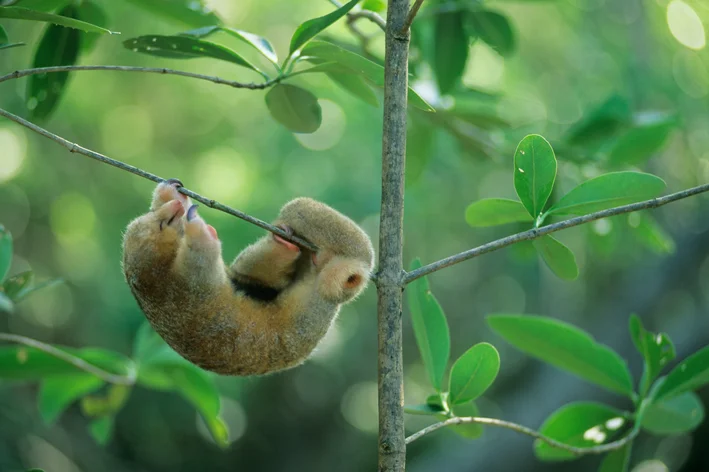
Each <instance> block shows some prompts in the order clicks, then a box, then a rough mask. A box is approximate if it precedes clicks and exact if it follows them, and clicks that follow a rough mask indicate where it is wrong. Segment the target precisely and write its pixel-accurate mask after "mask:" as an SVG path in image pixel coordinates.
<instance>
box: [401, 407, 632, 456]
mask: <svg viewBox="0 0 709 472" xmlns="http://www.w3.org/2000/svg"><path fill="white" fill-rule="evenodd" d="M470 423H477V424H485V425H489V426H499V427H501V428H507V429H511V430H513V431H517V432H518V433H522V434H526V435H527V436H531V437H533V438H535V439H539V440H540V441H544V442H545V443H547V444H548V445H550V446H551V447H555V448H558V449H563V450H565V451H568V452H570V453H572V454H575V455H577V456H583V455H588V454H603V453H606V452H609V451H614V450H616V449H619V448H621V447H623V446H625V445H626V444H628V443H629V442H630V441H632V440H633V439H635V437H636V436H637V435H638V433H639V432H640V428H638V427H635V428H633V429H632V430H631V431H630V433H628V434H627V435H626V436H623V437H622V438H621V439H619V440H617V441H613V442H609V443H608V444H601V445H600V446H593V447H575V446H570V445H568V444H564V443H562V442H559V441H557V440H555V439H552V438H549V437H547V436H544V435H543V434H541V433H539V432H537V431H535V430H533V429H531V428H527V427H526V426H522V425H519V424H517V423H511V422H509V421H504V420H498V419H495V418H480V417H475V416H467V417H460V418H458V417H456V418H450V419H448V420H445V421H442V422H440V423H434V424H432V425H430V426H427V427H425V428H424V429H422V430H421V431H417V432H415V433H414V434H412V435H411V436H409V437H408V438H406V444H409V443H412V442H414V441H416V440H417V439H419V438H420V437H422V436H424V435H426V434H428V433H432V432H433V431H436V430H437V429H441V428H444V427H446V426H453V425H460V424H470Z"/></svg>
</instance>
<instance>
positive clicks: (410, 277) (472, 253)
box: [404, 184, 709, 284]
mask: <svg viewBox="0 0 709 472" xmlns="http://www.w3.org/2000/svg"><path fill="white" fill-rule="evenodd" d="M707 191H709V184H704V185H699V186H698V187H692V188H689V189H686V190H682V191H681V192H677V193H671V194H669V195H665V196H664V197H658V198H653V199H651V200H645V201H643V202H638V203H631V204H629V205H623V206H619V207H615V208H609V209H608V210H602V211H598V212H596V213H591V214H589V215H584V216H578V217H576V218H570V219H568V220H564V221H560V222H558V223H554V224H551V225H548V226H542V227H541V228H534V229H530V230H528V231H523V232H521V233H517V234H513V235H512V236H507V237H505V238H502V239H498V240H496V241H492V242H489V243H487V244H483V245H482V246H478V247H476V248H473V249H468V250H467V251H463V252H461V253H459V254H454V255H452V256H449V257H446V258H445V259H441V260H440V261H437V262H433V263H431V264H428V265H425V266H423V267H421V268H419V269H416V270H412V271H411V272H409V273H408V274H406V278H405V279H404V283H406V284H408V283H409V282H412V281H414V280H416V279H418V278H419V277H423V276H424V275H427V274H430V273H432V272H436V271H437V270H441V269H443V268H445V267H449V266H452V265H453V264H458V263H459V262H463V261H467V260H468V259H472V258H474V257H478V256H481V255H483V254H487V253H488V252H492V251H497V250H498V249H502V248H503V247H507V246H510V245H512V244H515V243H518V242H521V241H529V240H532V239H537V238H540V237H542V236H544V235H547V234H550V233H554V232H556V231H561V230H562V229H566V228H571V227H573V226H578V225H582V224H584V223H589V222H591V221H595V220H600V219H601V218H608V217H610V216H616V215H622V214H623V213H631V212H634V211H640V210H648V209H651V208H657V207H661V206H662V205H667V204H668V203H671V202H675V201H677V200H682V199H684V198H687V197H691V196H694V195H698V194H700V193H704V192H707Z"/></svg>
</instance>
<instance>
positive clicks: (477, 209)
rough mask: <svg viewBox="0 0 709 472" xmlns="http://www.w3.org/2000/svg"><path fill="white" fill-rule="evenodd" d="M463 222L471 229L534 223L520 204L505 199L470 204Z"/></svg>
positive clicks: (488, 199)
mask: <svg viewBox="0 0 709 472" xmlns="http://www.w3.org/2000/svg"><path fill="white" fill-rule="evenodd" d="M465 221H467V223H468V224H469V225H470V226H472V227H473V228H483V227H486V226H496V225H504V224H507V223H519V222H525V223H526V222H530V223H531V222H532V221H534V220H533V219H532V217H531V216H529V213H527V210H526V209H525V208H524V205H522V203H521V202H519V201H517V200H508V199H506V198H485V199H483V200H478V201H477V202H473V203H471V204H470V205H469V206H468V208H467V209H466V210H465Z"/></svg>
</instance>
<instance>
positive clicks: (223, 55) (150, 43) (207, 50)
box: [123, 35, 263, 75]
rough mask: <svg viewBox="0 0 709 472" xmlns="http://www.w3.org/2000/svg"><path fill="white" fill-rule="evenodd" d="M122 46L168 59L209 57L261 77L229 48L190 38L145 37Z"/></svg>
mask: <svg viewBox="0 0 709 472" xmlns="http://www.w3.org/2000/svg"><path fill="white" fill-rule="evenodd" d="M123 46H125V47H126V48H127V49H130V50H131V51H135V52H141V53H144V54H150V55H151V56H158V57H167V58H170V59H194V58H203V57H209V58H212V59H219V60H221V61H227V62H231V63H233V64H237V65H240V66H242V67H246V68H247V69H251V70H253V71H255V72H258V73H259V74H261V75H263V72H261V71H260V70H259V69H258V68H257V67H256V66H255V65H253V64H251V63H250V62H249V61H247V60H246V59H244V58H243V57H241V56H240V55H239V54H237V53H235V52H234V51H232V50H231V49H229V48H226V47H224V46H220V45H218V44H214V43H210V42H209V41H202V40H201V39H196V38H192V37H190V36H160V35H147V36H138V37H137V38H132V39H128V40H126V41H123Z"/></svg>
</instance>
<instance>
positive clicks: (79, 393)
mask: <svg viewBox="0 0 709 472" xmlns="http://www.w3.org/2000/svg"><path fill="white" fill-rule="evenodd" d="M103 384H104V381H103V380H101V379H99V378H98V377H95V376H93V375H91V374H69V375H62V376H56V377H50V378H47V379H45V380H43V381H42V385H41V387H40V389H39V395H38V396H37V402H38V404H39V413H40V416H41V417H42V420H43V421H44V423H45V424H47V425H51V424H53V423H54V422H55V421H56V420H57V418H59V415H61V414H62V412H63V411H64V410H66V409H67V408H68V407H69V405H71V404H72V403H74V402H75V401H76V400H78V399H79V398H81V397H83V396H84V395H87V394H89V393H92V392H95V391H96V390H98V389H99V388H101V387H102V386H103Z"/></svg>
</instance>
